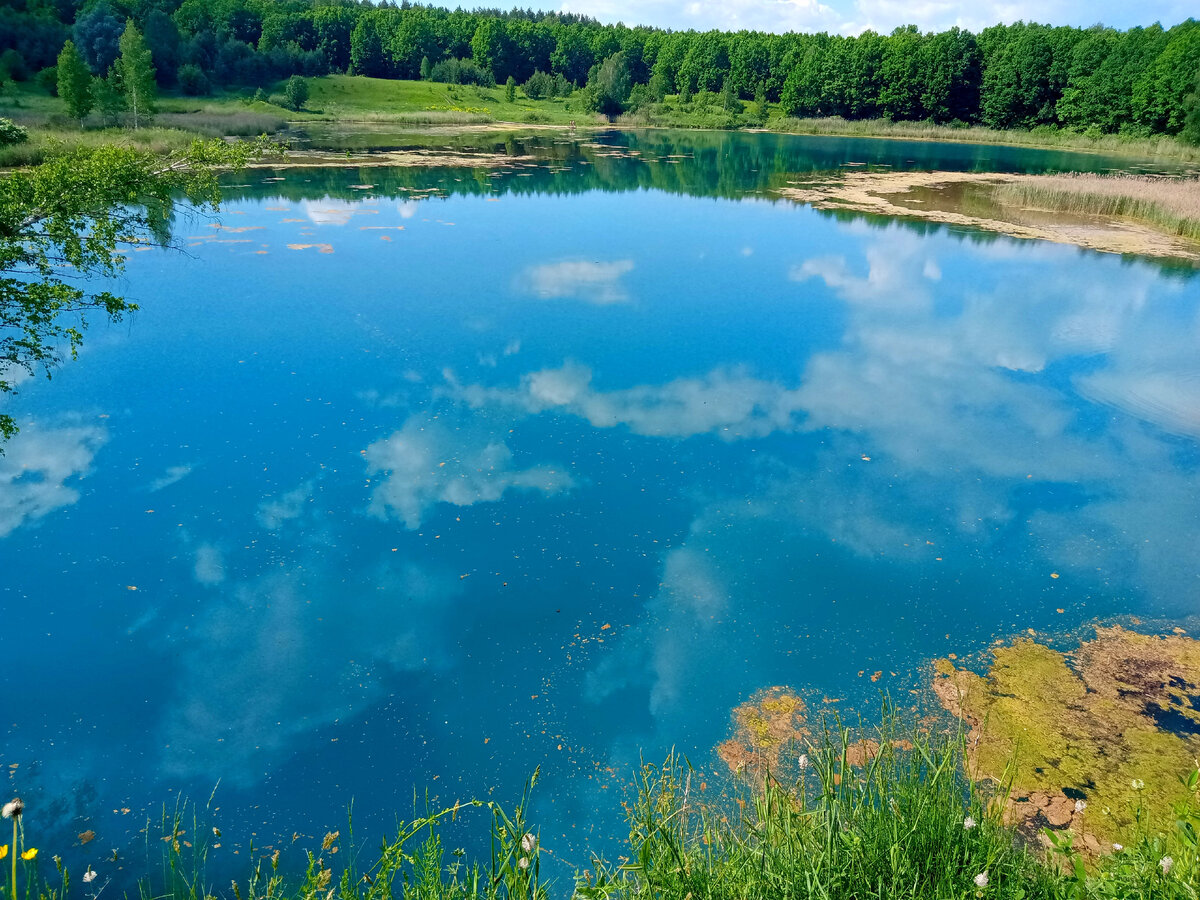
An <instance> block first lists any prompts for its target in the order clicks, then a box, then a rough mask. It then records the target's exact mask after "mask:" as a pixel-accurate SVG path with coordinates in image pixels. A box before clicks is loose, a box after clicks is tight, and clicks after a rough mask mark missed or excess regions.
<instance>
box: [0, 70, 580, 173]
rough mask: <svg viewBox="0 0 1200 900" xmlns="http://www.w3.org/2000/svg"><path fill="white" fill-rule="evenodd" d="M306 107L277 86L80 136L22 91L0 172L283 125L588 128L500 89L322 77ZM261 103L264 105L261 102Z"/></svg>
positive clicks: (576, 117) (179, 99)
mask: <svg viewBox="0 0 1200 900" xmlns="http://www.w3.org/2000/svg"><path fill="white" fill-rule="evenodd" d="M308 84H309V91H310V93H309V99H308V101H307V103H306V104H305V106H304V108H303V109H301V110H290V109H287V108H285V107H284V106H283V103H282V99H283V98H282V85H276V86H275V87H274V89H272V90H270V91H265V92H264V94H263V95H261V96H260V98H259V99H256V98H255V93H254V92H250V91H243V92H231V93H226V94H222V95H220V96H214V97H200V98H196V97H183V96H173V95H164V96H161V97H159V98H158V102H157V104H156V106H157V112H156V115H155V116H154V119H153V124H152V126H151V127H149V128H142V129H139V130H137V131H132V130H129V129H119V128H105V127H103V122H102V120H101V119H100V117H99V115H98V114H96V113H93V114H92V115H90V116H89V117H88V118H87V119H86V120H85V122H84V127H83V128H80V126H79V123H77V122H75V121H73V120H71V119H69V118H68V117H67V115H66V111H65V107H64V104H63V102H62V101H61V100H59V99H58V98H56V97H52V96H50V95H49V94H46V93H45V92H43V91H40V90H38V89H36V88H34V87H32V86H31V85H27V84H26V85H10V86H8V87H7V88H6V89H5V91H4V92H3V93H0V116H3V117H5V118H10V119H12V120H13V121H15V122H17V123H18V124H21V125H24V126H25V127H26V128H28V129H29V133H30V140H29V141H28V142H27V143H24V144H17V145H13V146H8V147H0V166H15V165H31V164H35V163H37V162H40V161H42V160H43V159H45V157H46V154H47V153H48V152H50V151H51V150H52V149H53V148H55V147H78V146H95V145H97V144H104V143H121V144H124V145H128V146H135V147H139V148H143V149H148V150H154V151H163V152H167V151H171V150H177V149H180V148H181V147H183V146H185V145H186V144H187V143H188V142H189V141H190V140H191V139H192V138H193V137H195V136H196V135H200V136H203V137H250V136H256V135H259V134H264V133H265V134H269V135H276V134H280V133H282V132H284V131H285V130H286V129H287V128H288V127H289V125H295V126H299V127H303V126H305V125H311V124H314V123H315V124H323V125H341V124H347V125H351V124H395V125H397V126H408V125H483V124H489V123H496V122H504V123H520V124H540V125H561V126H566V125H570V124H571V123H572V122H577V123H578V124H580V125H584V124H595V123H597V122H598V121H599V120H598V119H597V117H596V116H595V115H593V114H588V113H584V112H583V111H582V110H581V109H580V107H579V99H578V97H576V98H575V99H574V102H572V98H565V99H564V98H556V99H552V100H530V99H528V98H527V97H525V96H524V94H522V93H521V92H520V91H518V92H517V95H516V97H515V98H514V100H513V102H509V101H508V100H507V99H506V97H505V90H504V88H503V87H496V88H481V87H475V86H465V85H453V84H438V83H435V82H429V81H394V80H388V79H380V78H363V77H351V76H347V75H328V76H325V77H323V78H310V79H308ZM262 96H265V98H266V99H262Z"/></svg>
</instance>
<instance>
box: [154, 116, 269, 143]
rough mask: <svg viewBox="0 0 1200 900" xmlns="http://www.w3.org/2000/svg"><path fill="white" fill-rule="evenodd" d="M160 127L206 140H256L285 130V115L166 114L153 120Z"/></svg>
mask: <svg viewBox="0 0 1200 900" xmlns="http://www.w3.org/2000/svg"><path fill="white" fill-rule="evenodd" d="M154 121H155V124H156V125H158V126H159V127H161V128H178V129H180V130H182V131H193V132H196V133H197V134H202V135H204V136H205V137H257V136H258V135H260V134H274V133H275V132H277V131H279V130H281V129H282V128H284V127H286V125H287V119H286V118H284V117H283V116H277V115H271V114H269V113H261V112H253V111H244V112H243V111H234V112H163V113H159V114H158V115H157V116H155V117H154Z"/></svg>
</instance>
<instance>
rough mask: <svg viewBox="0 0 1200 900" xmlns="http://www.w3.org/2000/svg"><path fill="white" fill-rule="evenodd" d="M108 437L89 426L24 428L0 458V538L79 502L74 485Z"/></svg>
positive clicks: (31, 425) (88, 468) (96, 428)
mask: <svg viewBox="0 0 1200 900" xmlns="http://www.w3.org/2000/svg"><path fill="white" fill-rule="evenodd" d="M107 439H108V434H107V432H106V431H105V430H104V429H102V428H98V427H94V426H87V425H81V426H74V427H68V428H42V427H40V426H38V425H36V424H32V423H30V424H25V425H23V426H22V427H21V431H20V432H19V433H18V434H17V436H16V437H14V438H12V439H11V440H10V441H9V442H8V444H7V445H6V446H5V448H4V455H3V456H0V537H4V536H5V535H8V534H10V533H11V532H12V531H14V530H15V529H17V528H19V527H20V526H21V525H24V524H27V523H30V522H35V521H37V520H39V519H41V518H43V517H44V516H47V515H49V514H50V513H52V512H54V511H55V510H57V509H62V508H63V507H65V506H71V505H72V504H74V503H76V502H77V501H78V500H79V491H78V490H76V489H75V487H74V486H73V484H74V482H75V481H76V480H77V479H80V478H85V477H86V476H87V475H88V473H89V472H90V471H91V465H92V459H93V458H94V457H95V455H96V452H97V451H98V450H99V449H100V447H101V446H103V444H104V442H105V441H106V440H107Z"/></svg>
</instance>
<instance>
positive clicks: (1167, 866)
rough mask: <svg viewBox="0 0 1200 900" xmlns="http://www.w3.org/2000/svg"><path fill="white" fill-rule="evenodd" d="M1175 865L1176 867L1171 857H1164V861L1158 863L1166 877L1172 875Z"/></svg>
mask: <svg viewBox="0 0 1200 900" xmlns="http://www.w3.org/2000/svg"><path fill="white" fill-rule="evenodd" d="M1173 865H1175V860H1173V859H1171V857H1169V856H1164V857H1163V858H1162V859H1160V860H1159V861H1158V866H1159V868H1160V869H1162V870H1163V874H1164V875H1170V874H1171V866H1173Z"/></svg>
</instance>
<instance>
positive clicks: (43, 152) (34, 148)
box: [0, 126, 196, 168]
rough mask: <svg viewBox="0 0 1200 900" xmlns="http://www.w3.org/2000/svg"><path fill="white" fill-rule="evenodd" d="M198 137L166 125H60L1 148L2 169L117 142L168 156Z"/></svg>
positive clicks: (31, 133)
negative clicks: (84, 127)
mask: <svg viewBox="0 0 1200 900" xmlns="http://www.w3.org/2000/svg"><path fill="white" fill-rule="evenodd" d="M195 139H196V132H194V131H184V130H183V129H181V128H167V127H162V126H153V127H150V128H139V129H138V130H137V131H130V130H128V129H123V128H95V129H89V130H87V131H80V130H79V129H78V128H56V127H47V128H39V129H36V130H35V129H31V130H30V134H29V140H28V141H26V142H25V143H23V144H10V145H9V146H7V147H0V168H13V167H15V166H35V165H38V164H39V163H43V162H45V161H46V160H47V159H48V158H49V157H51V156H52V155H54V154H55V153H59V152H62V151H65V150H74V149H77V148H81V147H101V146H110V145H117V146H121V147H133V148H135V149H138V150H146V151H149V152H150V153H156V154H161V155H164V156H165V155H167V154H170V153H174V152H177V151H179V150H183V149H185V148H187V147H189V146H190V145H191V143H192V141H194V140H195Z"/></svg>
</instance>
